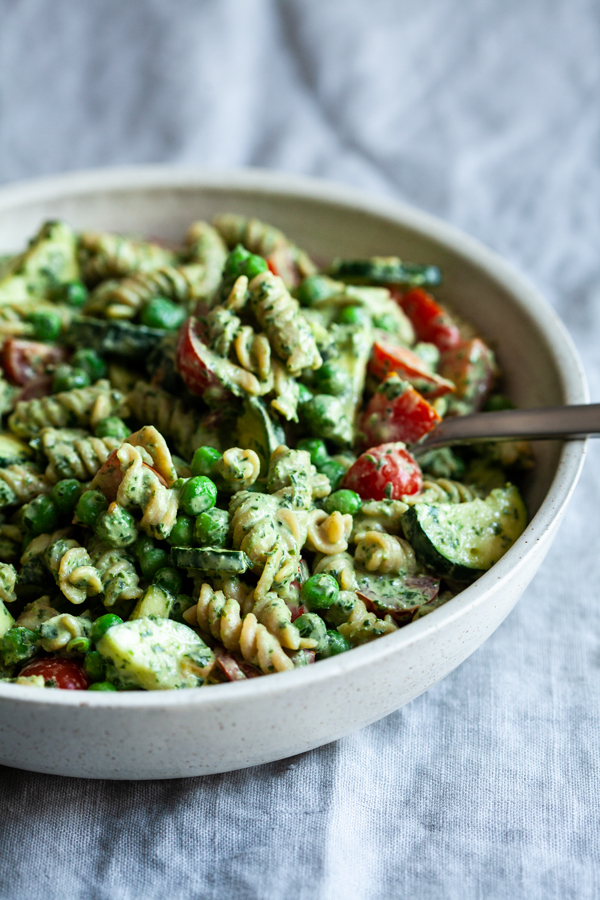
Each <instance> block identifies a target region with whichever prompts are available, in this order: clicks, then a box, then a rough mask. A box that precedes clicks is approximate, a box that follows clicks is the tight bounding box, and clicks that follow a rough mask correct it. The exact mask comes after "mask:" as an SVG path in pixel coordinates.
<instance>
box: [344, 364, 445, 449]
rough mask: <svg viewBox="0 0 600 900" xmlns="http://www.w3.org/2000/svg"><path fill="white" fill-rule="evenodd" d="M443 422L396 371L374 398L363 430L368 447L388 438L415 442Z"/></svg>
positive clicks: (366, 412) (388, 439)
mask: <svg viewBox="0 0 600 900" xmlns="http://www.w3.org/2000/svg"><path fill="white" fill-rule="evenodd" d="M441 421H442V417H441V416H440V415H439V414H438V413H437V412H436V411H435V409H434V408H433V406H431V404H430V403H428V402H427V400H425V398H424V397H422V396H421V394H419V393H418V392H417V391H415V389H414V387H412V386H411V385H410V384H409V383H408V382H407V381H402V379H401V378H399V377H398V376H397V375H396V374H395V373H394V374H392V375H390V376H389V378H386V380H385V381H384V382H382V383H381V384H380V385H379V387H378V389H377V391H376V392H375V393H374V394H373V396H372V397H371V399H370V401H369V405H368V406H367V409H366V411H365V414H364V417H363V421H362V431H363V433H364V435H365V440H366V443H367V446H372V445H373V444H380V443H384V442H388V441H403V442H404V443H406V444H414V443H416V442H417V441H420V440H421V438H422V437H424V436H425V435H426V434H427V432H428V431H431V429H432V428H435V426H436V425H437V424H438V422H441Z"/></svg>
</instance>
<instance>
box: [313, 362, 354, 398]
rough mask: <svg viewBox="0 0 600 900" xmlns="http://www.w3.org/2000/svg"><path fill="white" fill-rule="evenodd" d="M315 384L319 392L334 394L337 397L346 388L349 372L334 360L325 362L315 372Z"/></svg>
mask: <svg viewBox="0 0 600 900" xmlns="http://www.w3.org/2000/svg"><path fill="white" fill-rule="evenodd" d="M315 385H316V387H317V388H318V390H319V392H322V393H324V394H334V395H335V396H336V397H337V396H338V395H339V394H343V393H344V391H345V390H346V387H347V385H348V373H347V372H344V370H343V369H342V368H341V366H339V365H337V364H336V363H334V362H326V363H323V365H322V366H321V368H320V369H317V371H316V372H315Z"/></svg>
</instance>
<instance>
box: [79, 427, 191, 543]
mask: <svg viewBox="0 0 600 900" xmlns="http://www.w3.org/2000/svg"><path fill="white" fill-rule="evenodd" d="M117 458H118V460H119V462H120V464H121V471H122V472H123V480H122V481H121V483H120V485H119V487H118V489H117V500H116V502H117V503H118V505H119V506H121V507H123V509H131V508H136V507H137V508H138V509H141V510H142V519H141V521H140V527H141V528H142V529H143V530H144V531H145V532H146V534H148V535H149V536H150V537H153V538H159V539H160V538H163V539H164V538H166V537H168V536H169V534H170V533H171V531H172V529H173V525H174V524H175V519H176V518H177V508H178V505H179V491H176V490H172V489H171V488H168V487H165V485H164V484H163V482H162V480H161V479H160V477H159V476H158V475H157V473H156V472H155V471H154V470H153V468H151V467H150V466H148V465H147V464H145V462H144V456H143V454H142V452H141V451H140V449H139V448H138V447H133V446H132V445H131V444H123V445H122V446H121V447H120V449H119V450H117ZM92 486H94V483H93V482H92Z"/></svg>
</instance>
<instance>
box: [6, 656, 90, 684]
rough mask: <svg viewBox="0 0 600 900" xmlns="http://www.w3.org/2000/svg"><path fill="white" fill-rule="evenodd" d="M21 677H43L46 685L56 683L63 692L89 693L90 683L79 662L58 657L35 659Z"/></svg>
mask: <svg viewBox="0 0 600 900" xmlns="http://www.w3.org/2000/svg"><path fill="white" fill-rule="evenodd" d="M19 675H41V676H42V677H43V679H44V681H45V682H46V683H47V682H49V681H54V683H55V684H54V686H55V687H57V688H61V689H62V690H63V691H87V689H88V687H89V683H90V682H89V680H88V677H87V675H86V674H85V672H84V671H83V669H82V668H81V666H80V665H79V663H78V662H75V660H74V659H60V658H57V657H55V658H52V657H49V658H47V659H33V660H32V661H31V662H30V663H27V665H26V666H24V667H23V668H22V669H21V671H20V672H19Z"/></svg>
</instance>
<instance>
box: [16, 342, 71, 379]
mask: <svg viewBox="0 0 600 900" xmlns="http://www.w3.org/2000/svg"><path fill="white" fill-rule="evenodd" d="M66 358H67V351H66V349H65V348H64V347H56V346H54V345H53V344H42V343H41V342H39V341H23V340H20V339H19V338H8V339H7V340H6V341H4V344H3V345H2V368H3V369H4V372H5V375H6V377H7V378H8V380H9V381H10V382H12V383H13V384H27V383H28V382H29V381H32V380H33V379H34V378H36V377H38V376H39V375H43V374H44V372H45V371H46V366H48V365H54V364H56V363H61V362H64V361H65V359H66Z"/></svg>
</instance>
